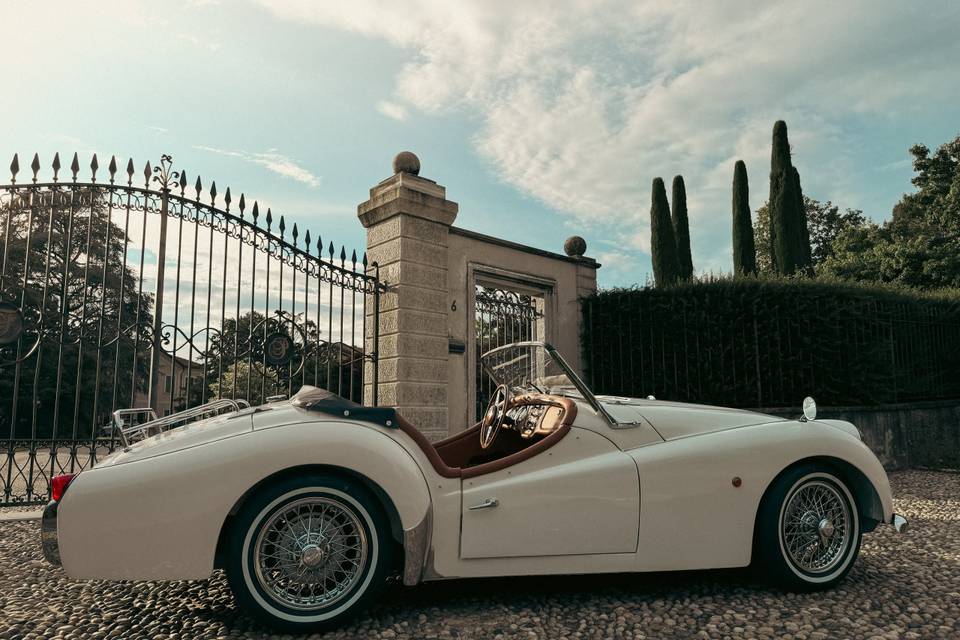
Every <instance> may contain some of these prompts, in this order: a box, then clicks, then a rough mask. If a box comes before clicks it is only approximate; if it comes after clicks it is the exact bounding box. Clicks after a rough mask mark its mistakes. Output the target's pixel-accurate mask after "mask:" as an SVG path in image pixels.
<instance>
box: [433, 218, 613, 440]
mask: <svg viewBox="0 0 960 640" xmlns="http://www.w3.org/2000/svg"><path fill="white" fill-rule="evenodd" d="M448 242H449V252H448V260H447V296H448V298H449V305H448V307H449V310H450V312H449V314H448V315H447V319H448V324H447V330H448V333H449V337H450V340H451V341H452V342H453V343H460V344H463V346H464V347H465V350H464V351H463V353H451V354H450V358H449V378H448V381H449V389H450V390H451V393H450V395H449V397H448V403H449V418H450V423H449V433H451V434H453V433H456V432H458V431H462V430H463V429H465V428H466V427H468V426H470V425H472V424H473V420H474V402H475V394H476V371H475V367H474V366H473V363H474V362H475V359H476V358H477V357H478V356H479V355H480V354H478V353H476V345H475V344H474V342H475V341H474V326H475V325H474V317H475V316H474V307H473V298H474V290H475V285H476V284H477V283H481V284H487V285H493V286H502V287H506V288H511V287H512V288H514V289H517V290H524V291H527V292H530V293H535V294H536V295H538V296H542V297H543V300H544V323H543V329H542V330H543V334H542V336H541V339H542V340H544V341H546V342H549V343H550V344H552V345H553V346H555V347H556V348H557V349H558V350H559V351H560V353H561V354H562V355H563V357H564V358H565V359H566V360H567V362H568V363H569V364H570V366H571V367H573V369H574V370H576V371H577V372H578V373H579V374H581V375H582V374H583V371H582V367H581V364H580V323H581V317H582V314H581V313H580V299H581V298H583V297H586V296H589V295H593V294H594V293H596V290H597V268H599V266H600V265H599V264H597V263H596V262H595V261H594V260H593V259H592V258H588V257H584V256H582V255H579V256H578V255H574V256H569V255H562V254H559V253H553V252H551V251H544V250H542V249H535V248H533V247H528V246H525V245H522V244H519V243H516V242H513V241H509V240H505V239H502V238H494V237H490V236H486V235H483V234H480V233H476V232H474V231H468V230H466V229H459V228H457V227H452V228H451V229H450V235H449V238H448ZM581 243H582V240H581ZM584 248H585V246H584Z"/></svg>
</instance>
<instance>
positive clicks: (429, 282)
mask: <svg viewBox="0 0 960 640" xmlns="http://www.w3.org/2000/svg"><path fill="white" fill-rule="evenodd" d="M393 171H394V174H393V176H392V177H390V178H387V179H386V180H384V181H383V182H381V183H380V184H378V185H376V186H375V187H373V188H372V189H370V199H369V200H367V201H366V202H364V203H362V204H360V205H359V206H358V207H357V215H358V216H359V218H360V222H361V223H362V224H363V226H364V227H365V228H366V229H367V259H368V261H369V262H370V263H373V262H377V263H378V264H379V265H380V278H381V280H382V281H383V282H385V283H387V284H388V285H389V290H388V291H387V292H386V293H385V294H384V295H383V296H382V297H381V303H380V323H379V324H380V344H379V348H380V361H379V389H378V395H379V398H378V400H379V403H380V404H381V405H383V406H392V407H396V408H397V409H398V410H400V412H401V413H402V414H403V416H404V417H406V418H407V419H408V420H409V421H410V422H412V423H413V424H414V425H416V426H417V427H418V428H419V429H420V430H422V431H423V432H424V434H425V435H427V437H429V438H430V439H432V440H435V439H438V438H441V437H445V436H446V435H447V433H448V426H447V393H448V389H447V378H448V374H447V354H448V348H449V342H448V335H447V334H448V331H447V313H448V308H447V247H448V242H447V238H448V235H449V230H450V226H451V225H452V224H453V221H454V220H455V219H456V217H457V208H458V206H457V203H456V202H451V201H450V200H447V199H446V189H445V188H444V187H442V186H440V185H439V184H437V183H436V182H434V181H433V180H428V179H426V178H422V177H420V176H419V173H420V161H419V160H418V159H417V156H415V155H414V154H412V153H410V152H409V151H404V152H402V153H400V154H398V155H397V157H396V158H394V161H393ZM369 307H370V305H368V314H372V312H373V310H372V308H369ZM367 320H368V322H367V325H368V327H369V326H370V325H371V322H370V321H371V320H372V317H370V316H368V318H367ZM371 340H372V339H371V338H369V337H368V345H367V351H368V353H369V352H370V350H371V348H372V346H373V345H372V342H371ZM366 380H367V383H366V385H367V386H366V387H365V389H364V399H365V401H366V402H368V403H369V401H370V400H371V398H372V386H371V377H370V376H367V377H366Z"/></svg>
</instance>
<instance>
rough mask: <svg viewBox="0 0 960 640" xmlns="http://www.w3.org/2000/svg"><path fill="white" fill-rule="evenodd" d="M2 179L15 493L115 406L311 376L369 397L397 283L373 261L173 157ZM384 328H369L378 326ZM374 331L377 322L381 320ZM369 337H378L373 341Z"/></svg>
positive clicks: (7, 446) (9, 478)
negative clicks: (384, 315)
mask: <svg viewBox="0 0 960 640" xmlns="http://www.w3.org/2000/svg"><path fill="white" fill-rule="evenodd" d="M51 167H52V170H53V176H52V179H51V180H49V181H46V182H44V181H41V180H40V179H39V178H38V175H39V173H40V169H41V165H40V160H39V157H38V156H36V155H34V157H33V161H32V163H31V165H30V167H29V169H30V171H31V173H32V178H31V179H30V180H29V181H26V182H18V181H17V177H18V175H20V173H21V171H20V165H19V158H18V157H17V156H14V158H13V162H12V164H11V166H10V172H11V178H10V182H9V183H8V184H6V185H0V234H2V235H0V251H2V252H3V253H2V254H0V438H3V440H0V442H2V443H3V447H2V449H0V456H2V457H0V464H2V466H0V485H2V496H0V505H4V504H12V503H36V502H42V501H44V500H46V499H47V496H48V495H49V479H50V478H51V477H52V476H53V475H56V474H57V473H62V472H75V471H77V470H78V469H82V468H85V467H88V466H91V465H93V464H94V463H95V462H96V460H97V458H98V457H102V456H103V455H105V454H106V453H108V452H109V451H111V450H112V449H113V447H114V446H115V444H116V439H115V435H116V434H113V433H112V432H111V431H110V430H109V428H107V427H108V425H109V416H110V415H111V414H112V412H113V411H114V410H116V409H120V408H127V407H150V408H152V409H153V410H154V411H155V412H156V413H157V415H163V414H165V413H169V412H173V411H178V410H181V409H187V408H190V407H192V406H195V405H198V404H202V403H204V402H207V401H208V400H209V399H216V398H231V399H243V400H246V401H248V402H250V403H251V404H258V403H260V402H263V401H264V400H265V399H266V398H267V397H270V396H274V395H290V394H292V393H294V392H295V391H296V390H297V389H299V388H300V387H301V386H303V385H305V384H310V385H314V386H318V387H323V388H325V389H329V390H331V391H334V392H336V393H339V394H340V395H343V396H345V397H348V398H351V399H353V400H356V401H360V400H362V397H363V389H364V384H365V383H367V386H368V387H370V386H371V385H370V383H369V381H367V380H366V377H368V376H372V377H373V381H374V384H373V385H372V396H371V397H372V400H373V403H374V404H375V403H376V384H375V381H376V362H377V344H376V339H373V340H370V336H371V335H372V336H376V334H377V332H376V330H375V327H376V324H377V322H378V318H379V299H380V293H381V292H382V291H383V289H384V285H383V284H382V283H381V282H380V280H379V270H378V267H377V265H376V263H372V264H368V262H367V258H366V255H365V254H363V255H362V256H361V257H360V258H359V259H358V257H357V254H356V252H351V254H350V255H349V257H348V254H347V251H346V249H345V248H343V247H341V248H340V250H339V252H337V251H336V248H335V247H334V245H333V243H332V242H329V241H328V242H327V244H324V241H323V240H322V239H321V237H320V236H319V235H317V236H316V237H311V234H310V232H309V231H306V232H305V233H303V234H302V235H301V233H300V230H299V229H298V227H297V225H296V224H294V225H292V227H291V228H289V229H288V227H287V224H286V221H285V219H284V218H283V216H280V217H279V219H275V218H274V214H273V212H272V210H271V209H270V208H267V210H266V213H265V214H263V215H261V208H260V206H259V204H258V203H257V202H253V204H252V206H248V204H247V201H246V197H245V196H244V195H243V194H241V195H240V197H239V198H237V199H234V197H233V195H232V194H231V190H230V189H229V188H228V189H226V190H225V191H224V192H223V193H222V194H221V193H220V192H218V189H217V186H216V183H211V184H210V186H209V188H205V187H204V185H203V183H202V181H201V180H200V178H196V180H195V181H194V183H193V184H192V185H191V184H190V181H189V180H188V178H187V174H186V173H185V172H183V171H181V170H175V169H174V167H173V161H172V158H171V157H170V156H168V155H164V156H162V157H161V159H160V162H159V164H157V165H156V166H153V165H152V164H151V163H149V162H148V163H146V165H145V166H144V168H143V170H142V172H139V173H138V172H137V170H136V169H135V167H134V164H133V161H132V160H130V161H128V162H127V164H126V167H125V170H121V169H120V167H119V166H118V164H117V161H116V159H115V158H111V160H110V162H109V164H108V166H107V168H106V170H105V173H106V174H107V176H106V177H107V180H106V181H103V180H100V181H98V180H97V174H98V172H100V173H103V172H101V168H100V166H99V163H98V160H97V157H96V156H95V155H94V156H93V158H92V160H91V162H90V165H89V169H90V179H89V180H88V181H81V180H80V178H79V174H80V163H79V158H78V156H77V155H76V154H74V156H73V160H72V162H71V164H70V166H69V167H68V168H67V170H68V171H69V178H67V177H63V178H61V170H62V169H63V167H62V166H61V163H60V157H59V154H58V155H56V156H55V157H54V159H53V163H52V165H51ZM368 329H369V331H368ZM368 334H370V335H368ZM368 345H369V346H368Z"/></svg>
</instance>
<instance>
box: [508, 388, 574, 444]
mask: <svg viewBox="0 0 960 640" xmlns="http://www.w3.org/2000/svg"><path fill="white" fill-rule="evenodd" d="M564 413H565V410H564V408H563V406H562V405H561V404H560V403H558V402H557V401H556V400H555V399H553V398H551V397H550V396H547V395H542V394H534V393H531V394H525V395H520V396H514V397H513V398H512V399H511V400H510V408H509V409H507V416H506V419H505V420H504V421H503V426H504V427H507V428H509V429H513V430H514V431H517V432H519V433H520V436H521V437H523V438H532V437H534V436H545V435H549V434H551V433H553V432H554V431H556V430H557V429H558V428H560V425H561V424H562V423H563V418H564Z"/></svg>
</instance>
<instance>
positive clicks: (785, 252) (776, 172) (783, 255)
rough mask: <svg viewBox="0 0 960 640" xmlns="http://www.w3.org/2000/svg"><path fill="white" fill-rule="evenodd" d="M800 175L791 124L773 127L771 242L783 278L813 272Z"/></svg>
mask: <svg viewBox="0 0 960 640" xmlns="http://www.w3.org/2000/svg"><path fill="white" fill-rule="evenodd" d="M803 202H804V201H803V192H802V190H801V188H800V174H799V172H798V171H797V170H796V168H795V167H794V166H793V164H792V162H791V159H790V142H789V140H788V139H787V125H786V123H785V122H784V121H783V120H778V121H777V122H776V123H775V124H774V125H773V145H772V149H771V155H770V197H769V199H768V206H769V208H770V221H769V224H768V228H769V241H770V258H771V264H772V266H773V269H774V270H775V271H776V272H777V273H779V274H781V275H792V274H794V273H797V272H800V273H809V272H810V247H809V231H808V230H807V221H806V215H805V212H804V207H803Z"/></svg>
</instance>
